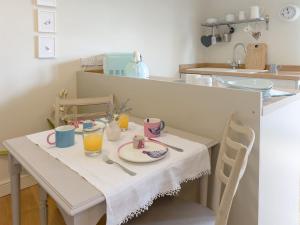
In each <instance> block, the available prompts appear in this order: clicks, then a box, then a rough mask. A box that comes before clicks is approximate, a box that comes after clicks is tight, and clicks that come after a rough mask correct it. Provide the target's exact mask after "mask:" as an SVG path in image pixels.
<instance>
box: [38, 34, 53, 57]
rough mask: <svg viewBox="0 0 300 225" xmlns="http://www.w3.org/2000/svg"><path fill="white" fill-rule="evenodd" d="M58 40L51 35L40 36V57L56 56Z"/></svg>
mask: <svg viewBox="0 0 300 225" xmlns="http://www.w3.org/2000/svg"><path fill="white" fill-rule="evenodd" d="M55 42H56V40H55V37H51V36H40V37H38V58H40V59H51V58H55V57H56V53H55V52H56V43H55Z"/></svg>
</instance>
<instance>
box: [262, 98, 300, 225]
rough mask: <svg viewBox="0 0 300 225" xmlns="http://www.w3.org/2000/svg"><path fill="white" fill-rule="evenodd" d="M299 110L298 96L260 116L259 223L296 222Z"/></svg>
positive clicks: (299, 204)
mask: <svg viewBox="0 0 300 225" xmlns="http://www.w3.org/2000/svg"><path fill="white" fill-rule="evenodd" d="M299 111H300V100H299V98H298V99H297V100H295V101H294V102H292V103H290V104H288V105H286V106H283V107H282V108H280V109H278V110H276V111H275V112H272V113H270V114H267V115H265V116H264V117H263V120H262V124H261V127H262V129H261V152H260V184H259V198H260V199H259V225H269V224H270V225H287V224H288V225H299V222H300V220H299V218H300V217H299V216H300V212H299V210H300V208H299V207H300V192H299V191H300V184H299V181H300V151H299V146H300V139H299V134H300V127H299V123H300V117H299ZM278 118H280V119H278ZM275 140H276V141H275Z"/></svg>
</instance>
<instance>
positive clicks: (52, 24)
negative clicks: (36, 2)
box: [37, 10, 56, 33]
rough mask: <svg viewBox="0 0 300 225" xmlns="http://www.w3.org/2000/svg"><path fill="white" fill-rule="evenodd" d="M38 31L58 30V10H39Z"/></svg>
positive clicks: (49, 31) (52, 31)
mask: <svg viewBox="0 0 300 225" xmlns="http://www.w3.org/2000/svg"><path fill="white" fill-rule="evenodd" d="M37 17H38V32H41V33H55V32H56V12H53V11H45V10H38V16H37Z"/></svg>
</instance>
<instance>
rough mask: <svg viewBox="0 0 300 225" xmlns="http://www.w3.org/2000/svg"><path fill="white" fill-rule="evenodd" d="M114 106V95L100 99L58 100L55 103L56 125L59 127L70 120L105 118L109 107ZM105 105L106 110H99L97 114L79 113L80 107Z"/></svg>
mask: <svg viewBox="0 0 300 225" xmlns="http://www.w3.org/2000/svg"><path fill="white" fill-rule="evenodd" d="M113 104H114V97H113V95H110V96H107V97H98V98H76V99H62V98H57V99H56V103H55V115H54V124H55V126H59V125H60V124H61V123H62V122H64V123H65V122H66V121H69V120H78V119H91V118H96V117H101V116H105V115H106V112H107V107H109V105H113ZM99 105H105V106H106V109H105V110H103V109H102V110H99V109H97V110H98V111H95V112H88V113H78V107H80V106H84V107H86V106H89V107H91V106H99Z"/></svg>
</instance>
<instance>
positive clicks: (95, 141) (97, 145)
mask: <svg viewBox="0 0 300 225" xmlns="http://www.w3.org/2000/svg"><path fill="white" fill-rule="evenodd" d="M83 146H84V152H85V154H86V155H87V156H98V155H99V154H100V153H101V151H102V146H103V128H92V129H84V130H83Z"/></svg>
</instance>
